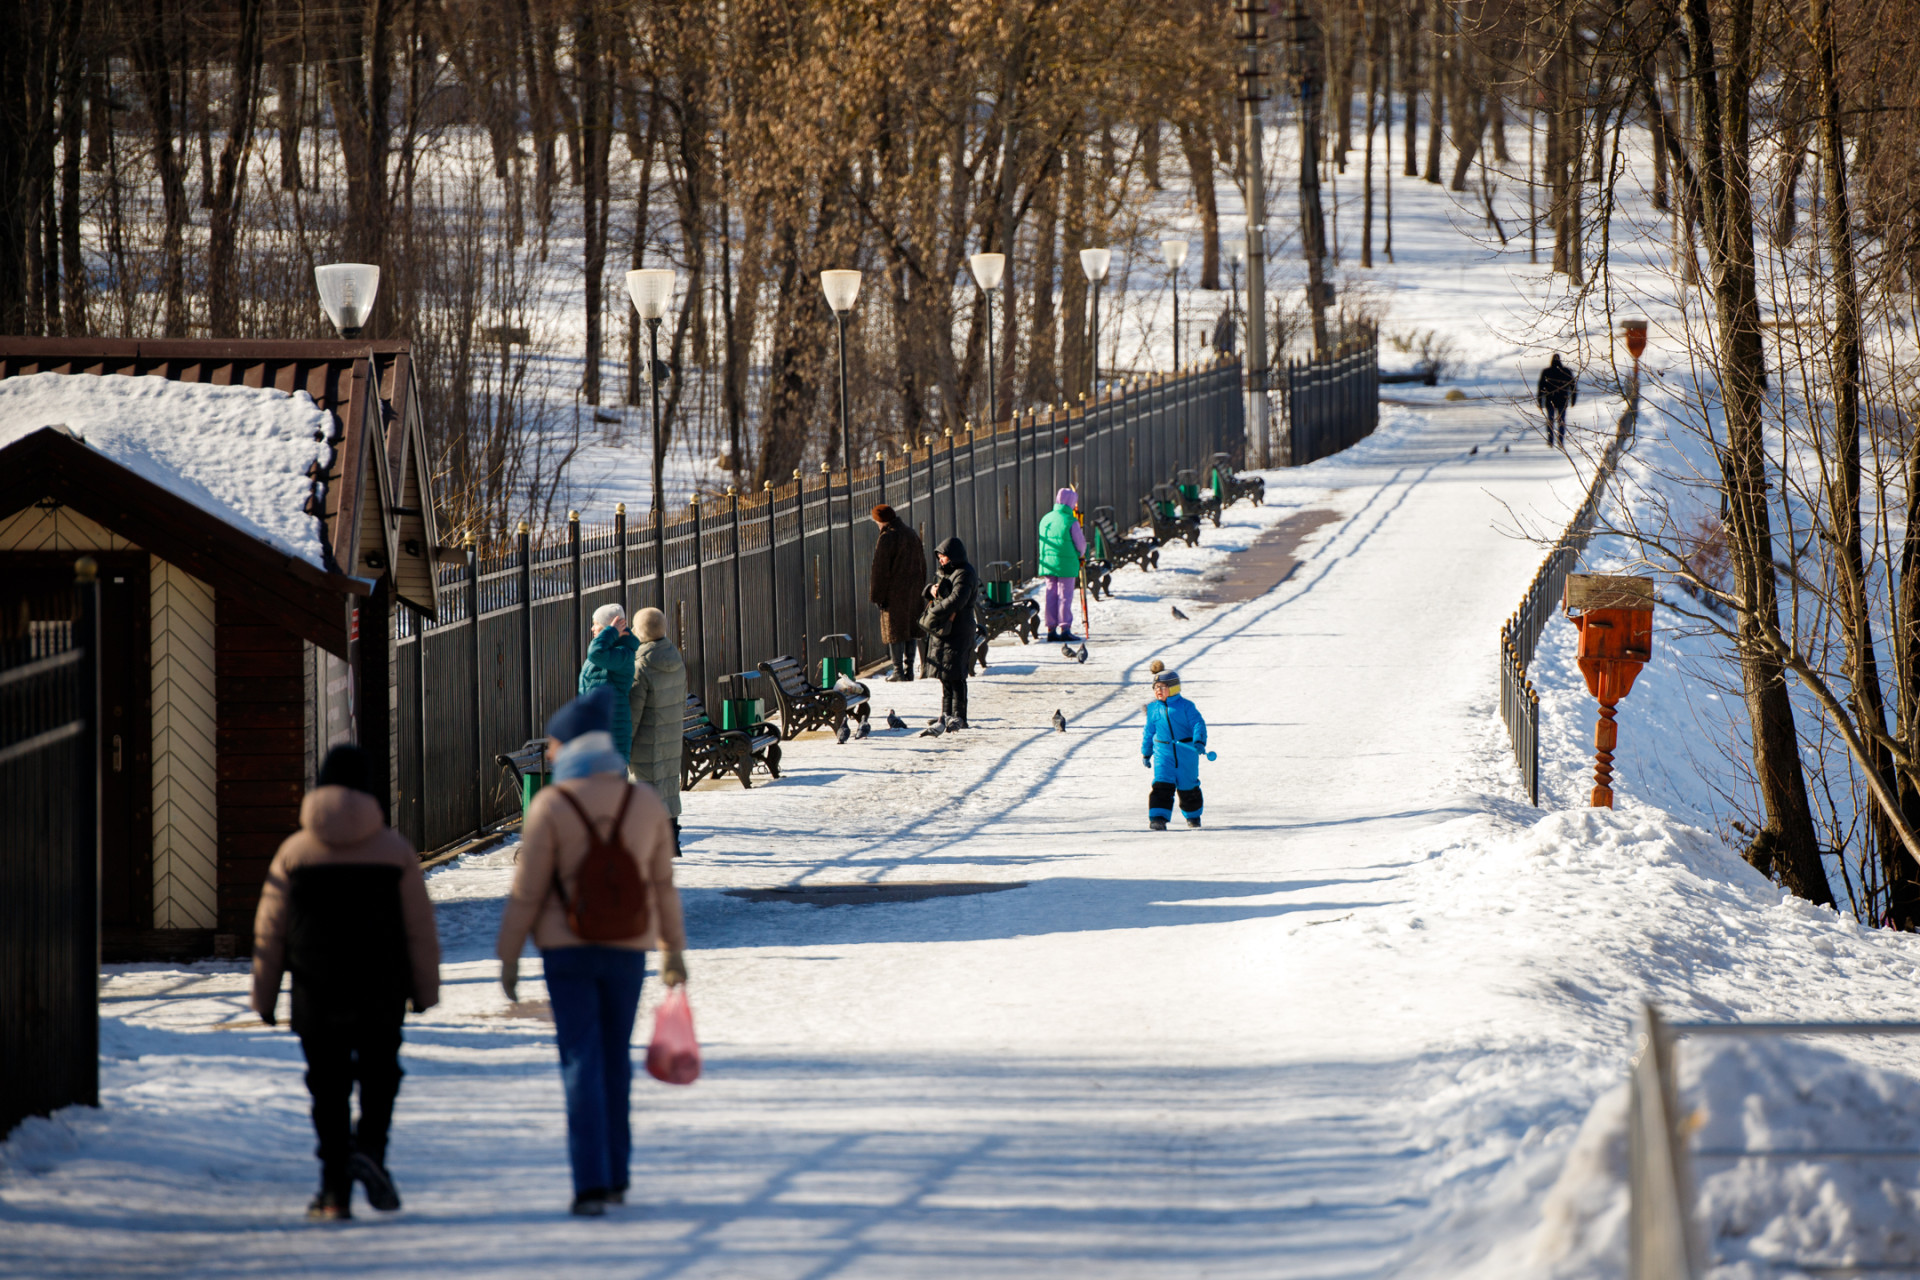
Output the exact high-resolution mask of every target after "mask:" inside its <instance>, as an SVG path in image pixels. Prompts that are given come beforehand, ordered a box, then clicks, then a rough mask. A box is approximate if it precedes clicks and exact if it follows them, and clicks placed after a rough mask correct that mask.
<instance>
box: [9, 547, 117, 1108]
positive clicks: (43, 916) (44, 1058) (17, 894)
mask: <svg viewBox="0 0 1920 1280" xmlns="http://www.w3.org/2000/svg"><path fill="white" fill-rule="evenodd" d="M87 563H88V564H89V565H90V564H91V562H90V561H89V562H87ZM98 591H99V589H98V587H97V586H95V585H94V583H93V581H92V577H91V574H90V573H89V574H88V575H87V580H86V581H85V582H81V583H76V584H74V585H72V586H70V587H66V588H64V589H60V590H51V591H49V590H33V589H31V588H29V587H28V586H27V584H24V583H18V582H13V583H5V584H0V796H3V797H5V800H4V803H0V1137H4V1136H5V1135H6V1133H7V1132H8V1131H9V1130H11V1129H12V1128H13V1126H14V1125H15V1124H17V1123H19V1122H20V1121H21V1120H22V1119H24V1118H25V1117H27V1116H32V1115H47V1114H49V1113H51V1112H53V1111H55V1110H57V1109H59V1108H61V1107H65V1106H71V1105H73V1104H75V1103H86V1104H88V1105H98V1103H99V1100H100V1098H99V1094H100V1073H99V1047H100V1035H99V997H98V994H97V993H98V990H99V958H100V935H99V920H100V911H99V905H98V903H99V848H98V842H97V840H96V837H95V825H96V822H97V821H98V796H97V793H96V788H95V776H94V765H95V761H96V759H97V752H96V749H95V745H94V724H95V722H96V713H97V702H98V693H97V678H96V675H95V671H94V663H95V661H96V657H95V655H96V653H97V651H98V646H99V641H98V636H97V631H98V619H99V613H98V609H99V596H98Z"/></svg>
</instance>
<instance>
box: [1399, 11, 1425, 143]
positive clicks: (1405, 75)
mask: <svg viewBox="0 0 1920 1280" xmlns="http://www.w3.org/2000/svg"><path fill="white" fill-rule="evenodd" d="M1406 32H1407V35H1406V42H1405V44H1406V50H1407V55H1406V58H1405V60H1404V62H1403V63H1402V65H1401V68H1400V82H1401V84H1402V86H1403V87H1404V89H1405V92H1406V98H1407V118H1406V120H1405V121H1403V122H1402V124H1401V128H1402V130H1403V131H1404V132H1403V133H1402V135H1401V139H1400V152H1401V157H1400V163H1401V168H1400V176H1401V177H1403V178H1417V177H1419V176H1420V164H1419V159H1418V156H1419V151H1420V139H1419V134H1418V133H1417V132H1416V131H1415V128H1414V126H1415V125H1416V124H1418V122H1419V119H1420V92H1419V90H1420V76H1421V74H1422V68H1421V65H1420V15H1419V11H1418V10H1416V9H1413V8H1409V9H1408V10H1407V26H1406Z"/></svg>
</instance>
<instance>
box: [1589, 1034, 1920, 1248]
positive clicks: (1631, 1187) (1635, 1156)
mask: <svg viewBox="0 0 1920 1280" xmlns="http://www.w3.org/2000/svg"><path fill="white" fill-rule="evenodd" d="M1784 1035H1814V1036H1834V1035H1844V1036H1858V1035H1907V1036H1910V1035H1920V1022H1668V1021H1666V1020H1665V1019H1664V1018H1662V1017H1661V1016H1660V1011H1659V1010H1658V1009H1657V1008H1655V1007H1654V1006H1653V1005H1651V1004H1649V1005H1645V1006H1643V1007H1642V1009H1641V1015H1640V1026H1639V1032H1638V1036H1637V1037H1636V1039H1637V1044H1636V1046H1635V1053H1634V1056H1633V1058H1632V1059H1631V1070H1630V1074H1629V1076H1628V1099H1629V1110H1628V1117H1629V1119H1628V1129H1627V1189H1628V1197H1629V1198H1628V1211H1627V1213H1628V1216H1627V1280H1699V1277H1701V1276H1703V1275H1705V1274H1706V1270H1707V1266H1706V1258H1707V1249H1706V1247H1705V1244H1704V1242H1703V1241H1702V1240H1701V1239H1700V1233H1699V1230H1698V1224H1697V1223H1696V1222H1695V1221H1694V1216H1693V1177H1692V1168H1691V1159H1690V1155H1691V1154H1694V1153H1690V1152H1689V1151H1688V1149H1687V1134H1688V1132H1689V1131H1690V1130H1691V1128H1692V1125H1691V1124H1690V1123H1688V1122H1687V1120H1686V1119H1685V1118H1684V1117H1682V1116H1681V1114H1680V1110H1679V1103H1678V1094H1677V1091H1676V1089H1675V1087H1674V1071H1673V1059H1674V1049H1675V1042H1676V1041H1678V1040H1680V1039H1681V1038H1683V1037H1692V1038H1703V1037H1708V1036H1718V1037H1731V1036H1740V1037H1760V1036H1784ZM1697 1154H1700V1155H1703V1156H1706V1155H1712V1156H1718V1157H1727V1158H1734V1159H1754V1158H1765V1157H1773V1156H1801V1157H1804V1156H1805V1155H1806V1153H1805V1152H1796V1151H1790V1150H1789V1151H1759V1150H1747V1149H1739V1150H1732V1151H1713V1152H1699V1153H1697ZM1887 1154H1891V1155H1897V1156H1904V1157H1913V1158H1920V1152H1889V1153H1887ZM1887 1265H1888V1264H1884V1263H1877V1262H1865V1263H1851V1264H1823V1263H1808V1264H1805V1265H1804V1267H1803V1266H1802V1264H1797V1263H1793V1262H1789V1261H1781V1262H1776V1263H1775V1264H1774V1266H1775V1268H1776V1269H1777V1270H1783V1271H1785V1270H1794V1271H1798V1270H1802V1269H1804V1270H1815V1269H1818V1270H1820V1271H1830V1270H1840V1271H1845V1272H1847V1273H1849V1274H1852V1273H1856V1272H1861V1271H1878V1270H1882V1269H1885V1268H1886V1266H1887ZM1896 1268H1897V1269H1898V1270H1901V1271H1910V1270H1912V1268H1911V1267H1910V1266H1904V1265H1898V1264H1896Z"/></svg>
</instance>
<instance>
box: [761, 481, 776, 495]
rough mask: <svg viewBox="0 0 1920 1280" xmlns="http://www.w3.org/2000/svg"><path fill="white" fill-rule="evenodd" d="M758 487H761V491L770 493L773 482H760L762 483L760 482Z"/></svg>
mask: <svg viewBox="0 0 1920 1280" xmlns="http://www.w3.org/2000/svg"><path fill="white" fill-rule="evenodd" d="M760 487H761V488H762V489H765V490H766V491H767V492H768V493H772V492H773V481H771V480H762V481H761V482H760Z"/></svg>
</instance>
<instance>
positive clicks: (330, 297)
mask: <svg viewBox="0 0 1920 1280" xmlns="http://www.w3.org/2000/svg"><path fill="white" fill-rule="evenodd" d="M313 284H314V288H316V289H318V290H319V291H320V306H321V308H322V309H323V310H324V311H325V312H326V313H327V319H329V320H331V321H332V322H333V327H334V328H335V329H337V330H338V331H339V333H340V336H341V337H343V338H357V337H359V336H360V331H361V330H362V329H364V328H366V327H367V318H368V317H369V316H371V315H372V314H373V300H374V298H375V297H377V296H378V295H379V293H380V268H378V267H376V266H372V265H370V264H368V263H365V262H335V263H330V264H328V265H327V266H324V267H315V268H314V269H313Z"/></svg>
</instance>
